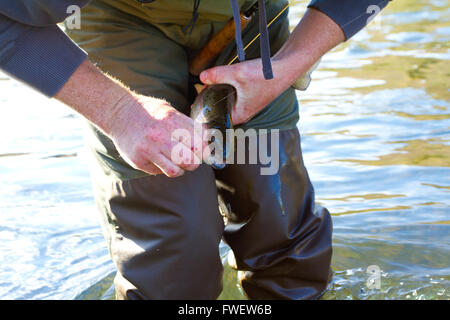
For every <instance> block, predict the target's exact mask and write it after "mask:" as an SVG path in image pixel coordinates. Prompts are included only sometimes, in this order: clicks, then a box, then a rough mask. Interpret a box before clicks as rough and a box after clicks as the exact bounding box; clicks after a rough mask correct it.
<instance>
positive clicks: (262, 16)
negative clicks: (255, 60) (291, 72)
mask: <svg viewBox="0 0 450 320" xmlns="http://www.w3.org/2000/svg"><path fill="white" fill-rule="evenodd" d="M258 6H259V32H260V33H261V38H260V48H261V59H262V64H263V73H264V78H265V79H266V80H270V79H273V71H272V63H271V61H270V43H269V31H268V28H267V20H266V6H265V4H264V0H258Z"/></svg>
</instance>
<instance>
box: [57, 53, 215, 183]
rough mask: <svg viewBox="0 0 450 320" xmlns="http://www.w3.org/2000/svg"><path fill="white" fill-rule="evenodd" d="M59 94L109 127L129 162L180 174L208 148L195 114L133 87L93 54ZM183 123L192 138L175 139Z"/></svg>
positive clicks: (108, 132)
mask: <svg viewBox="0 0 450 320" xmlns="http://www.w3.org/2000/svg"><path fill="white" fill-rule="evenodd" d="M56 98H57V99H58V100H60V101H62V102H64V103H65V104H67V105H69V106H70V107H72V108H73V109H75V110H76V111H78V112H79V113H81V114H82V115H83V116H84V117H85V118H87V119H88V120H90V121H91V122H92V123H94V124H95V125H96V126H97V127H99V128H100V129H101V130H102V131H103V132H105V133H106V135H108V136H109V137H110V138H111V139H112V140H113V141H114V143H115V145H116V147H117V149H118V150H119V152H120V154H121V156H122V157H123V158H124V159H125V161H127V162H128V164H130V165H131V166H132V167H134V168H136V169H139V170H142V171H144V172H147V173H149V174H161V173H163V174H165V175H166V176H168V177H177V176H180V175H182V174H183V173H184V170H189V171H193V170H195V169H196V168H197V167H198V166H199V164H200V163H201V161H200V160H201V159H202V150H205V148H207V142H206V141H205V142H204V141H203V140H202V138H201V137H200V134H199V133H197V132H195V130H194V121H193V120H192V119H190V118H189V117H187V116H185V115H184V114H182V113H180V112H178V111H177V110H176V109H174V108H173V107H172V106H171V105H170V104H169V103H167V102H166V101H164V100H161V99H156V98H152V97H145V96H142V95H138V94H136V93H133V92H132V91H130V90H129V89H128V88H126V87H124V86H123V85H122V84H120V83H119V82H117V81H115V80H114V79H112V78H109V77H108V76H106V75H105V74H103V73H102V72H101V71H100V70H99V69H97V68H96V67H95V66H94V65H93V64H92V63H90V62H89V61H87V60H86V61H85V62H84V63H83V64H82V65H81V66H80V67H79V68H78V69H77V70H76V71H75V73H74V74H73V75H72V76H71V78H70V79H69V81H68V82H67V83H66V84H65V85H64V87H63V88H62V89H61V90H60V92H58V94H57V95H56ZM177 129H182V130H184V131H185V132H187V133H189V135H190V136H189V139H181V140H177V141H173V139H172V135H173V133H174V131H175V130H177ZM175 146H177V148H176V149H174V147H175ZM173 150H177V154H176V155H175V156H172V155H173V154H172V151H173Z"/></svg>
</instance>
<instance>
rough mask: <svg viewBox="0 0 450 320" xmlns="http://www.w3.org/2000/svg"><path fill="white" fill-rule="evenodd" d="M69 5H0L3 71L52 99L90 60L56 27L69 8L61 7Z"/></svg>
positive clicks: (19, 0) (23, 1) (24, 1)
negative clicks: (85, 62)
mask: <svg viewBox="0 0 450 320" xmlns="http://www.w3.org/2000/svg"><path fill="white" fill-rule="evenodd" d="M57 1H60V2H59V4H58V5H56V3H57ZM68 2H69V1H66V0H43V1H34V0H31V1H30V0H15V1H11V2H10V1H8V4H3V2H0V69H1V70H2V71H4V72H5V73H7V74H9V75H10V76H11V77H13V78H15V79H17V80H19V81H22V82H25V83H26V84H28V85H29V86H31V87H32V88H34V89H36V90H38V91H40V92H41V93H43V94H45V95H46V96H48V97H53V96H54V95H55V94H56V93H57V92H58V91H59V90H60V89H61V88H62V86H63V85H64V84H65V83H66V82H67V80H68V79H69V78H70V76H71V75H72V74H73V73H74V72H75V70H76V69H77V68H78V67H79V66H80V64H81V63H82V62H83V61H84V60H86V58H87V54H86V52H84V51H83V50H82V49H81V48H79V47H78V46H77V45H76V44H75V43H74V42H73V41H72V40H70V38H69V37H67V36H66V35H65V34H64V32H63V31H62V30H61V29H60V28H59V27H58V26H57V25H56V23H58V22H60V21H63V20H64V19H65V18H66V17H67V15H68V14H67V13H66V11H67V8H66V7H64V6H61V4H62V3H68ZM70 2H71V3H75V4H77V3H79V4H80V5H83V4H86V3H87V1H74V0H71V1H70ZM44 4H47V5H49V6H48V7H46V6H44ZM31 9H34V11H30V10H31Z"/></svg>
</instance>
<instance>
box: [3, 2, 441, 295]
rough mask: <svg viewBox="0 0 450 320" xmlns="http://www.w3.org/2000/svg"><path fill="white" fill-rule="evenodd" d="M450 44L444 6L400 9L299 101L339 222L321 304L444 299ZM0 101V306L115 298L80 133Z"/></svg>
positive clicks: (10, 97) (28, 100)
mask: <svg viewBox="0 0 450 320" xmlns="http://www.w3.org/2000/svg"><path fill="white" fill-rule="evenodd" d="M296 3H297V4H296V5H294V7H293V8H292V9H291V12H290V15H291V18H292V20H291V21H292V23H294V21H298V18H299V17H300V16H301V15H302V13H303V12H304V10H305V4H306V1H297V2H296ZM449 43H450V5H449V2H448V1H446V0H431V1H430V0H427V1H426V0H415V1H407V0H396V1H393V3H391V5H390V6H389V8H388V9H386V10H385V11H384V13H383V14H382V16H381V17H379V18H377V19H376V20H374V21H373V22H372V23H371V24H370V25H369V27H368V28H366V29H365V30H364V31H362V32H360V33H359V34H358V35H357V36H356V37H354V38H353V39H352V40H351V41H350V42H348V43H345V44H343V45H341V46H339V47H338V48H337V49H335V50H334V51H332V52H331V53H329V54H327V55H326V56H325V57H324V59H323V61H322V63H321V65H320V68H319V70H318V71H316V72H315V73H314V75H313V78H314V80H313V83H312V85H311V86H310V88H309V89H308V91H306V92H300V93H299V94H298V96H299V100H300V102H301V110H300V117H301V120H300V123H299V128H300V131H301V133H302V147H303V154H304V158H305V162H306V166H307V168H308V170H309V174H310V176H311V180H312V181H313V184H314V186H315V189H316V197H317V201H318V202H319V203H320V204H322V205H324V206H326V207H327V208H329V210H330V211H331V212H332V215H333V220H334V237H333V242H334V253H333V261H332V265H333V274H334V276H333V280H332V282H331V283H330V286H329V290H328V292H327V293H326V294H325V295H324V297H323V298H324V299H449V298H450V290H449V287H450V168H449V167H450V145H449V141H450V93H449V73H450V68H449V59H450V51H449ZM0 93H1V94H0V105H1V107H2V110H3V116H2V117H1V118H0V135H1V139H0V190H1V191H2V192H1V193H0V299H111V298H112V297H113V295H114V289H113V286H112V279H113V277H114V266H113V264H112V262H111V261H110V259H109V255H108V252H107V249H106V245H105V242H104V239H103V236H102V233H101V230H100V226H99V218H98V214H97V212H96V210H95V207H94V202H93V198H92V192H91V184H90V178H89V172H88V169H87V162H88V161H87V159H88V156H87V151H86V150H85V148H84V144H83V130H84V124H83V121H82V120H81V119H80V117H79V116H77V115H76V114H75V113H74V112H73V111H71V110H70V109H69V108H67V107H65V106H62V105H60V104H59V103H57V102H55V101H50V100H48V99H46V98H44V97H42V96H40V95H39V94H37V93H35V92H33V91H31V90H30V89H28V88H25V87H24V86H23V85H22V84H19V83H18V82H16V81H13V80H11V79H9V78H8V77H7V76H6V75H3V74H0ZM222 249H223V252H224V253H225V252H226V248H225V247H224V248H222ZM371 270H372V271H373V272H375V273H370V272H371ZM370 279H372V280H373V279H376V280H379V281H374V282H371V281H369V280H370ZM224 284H225V289H224V291H223V293H222V296H221V298H230V299H239V298H243V295H242V293H241V291H240V288H239V287H238V285H237V282H236V275H235V272H234V271H231V269H229V268H228V267H227V268H226V270H225V275H224Z"/></svg>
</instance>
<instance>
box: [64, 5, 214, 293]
mask: <svg viewBox="0 0 450 320" xmlns="http://www.w3.org/2000/svg"><path fill="white" fill-rule="evenodd" d="M82 21H83V23H82V29H81V30H69V31H68V33H69V34H70V36H71V37H72V38H73V39H74V40H75V41H76V42H77V43H78V44H80V45H81V47H83V48H84V49H85V50H86V51H87V52H88V53H89V57H90V59H91V60H93V61H94V62H96V63H97V64H98V66H99V67H100V68H101V69H102V70H104V71H106V72H108V73H109V74H111V75H113V76H115V77H117V78H118V79H120V80H121V81H123V82H124V83H125V84H126V85H128V86H130V87H131V88H132V89H133V90H136V91H137V92H139V93H141V94H144V95H151V96H156V97H161V98H165V99H167V100H168V101H169V102H171V103H172V104H173V106H174V107H176V108H178V109H179V110H180V111H182V112H188V111H189V106H190V104H189V101H188V98H187V94H188V64H187V56H186V50H185V49H184V48H183V47H181V46H180V45H178V44H176V43H175V42H174V41H172V40H170V39H168V38H167V37H166V36H165V35H164V34H163V33H162V32H161V31H159V30H158V29H156V28H154V27H152V26H151V25H150V24H148V23H145V22H143V21H142V20H140V19H139V18H135V17H133V16H131V15H128V14H126V13H124V12H121V11H118V10H116V9H114V8H111V7H109V6H107V5H105V4H102V3H101V2H98V1H93V2H91V3H90V4H89V5H88V6H87V7H86V8H84V9H83V10H82ZM91 129H93V130H90V131H89V132H88V134H89V136H88V139H87V142H88V144H89V146H90V148H91V149H92V150H93V155H94V157H95V158H96V161H93V164H92V170H91V174H92V178H93V182H94V186H95V188H94V190H95V198H96V201H97V204H98V207H99V209H100V213H101V218H102V221H103V222H102V227H103V231H104V234H105V237H106V239H107V242H108V247H109V250H110V253H111V256H112V259H113V261H114V263H115V265H116V266H117V270H118V273H117V277H116V279H115V285H116V292H117V297H118V298H121V299H216V298H217V297H218V296H219V293H220V291H221V281H222V279H221V274H222V264H221V260H220V256H219V242H220V239H221V237H222V232H223V220H222V217H221V215H220V213H219V210H218V203H217V191H216V187H215V177H214V174H213V171H212V169H211V168H210V167H208V166H206V165H202V166H201V167H200V168H199V169H198V170H196V171H195V172H186V174H185V175H184V176H182V177H179V178H175V179H169V178H167V177H166V176H163V175H158V176H148V175H146V174H144V173H143V172H140V171H137V170H134V169H133V168H131V167H130V166H128V165H127V164H126V163H125V162H124V161H123V160H122V159H121V158H120V156H119V154H118V152H117V150H116V149H115V147H114V144H113V143H112V141H111V140H110V139H108V137H106V136H104V135H103V134H101V132H99V131H98V130H95V128H94V127H92V126H91Z"/></svg>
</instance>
